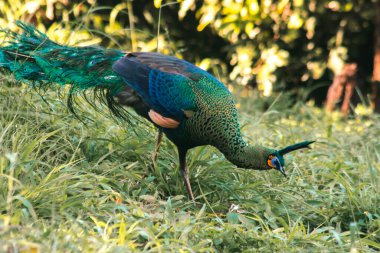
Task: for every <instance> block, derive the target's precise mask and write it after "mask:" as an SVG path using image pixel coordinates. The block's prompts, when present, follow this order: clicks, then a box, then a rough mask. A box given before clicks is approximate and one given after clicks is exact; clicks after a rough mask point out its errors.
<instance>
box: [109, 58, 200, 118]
mask: <svg viewBox="0 0 380 253" xmlns="http://www.w3.org/2000/svg"><path fill="white" fill-rule="evenodd" d="M112 68H113V70H114V71H115V72H116V73H118V74H119V75H120V76H121V77H122V78H123V80H124V81H125V82H126V83H127V85H128V86H130V87H131V88H133V89H134V90H135V91H136V92H137V93H138V94H139V95H140V96H141V97H142V99H143V101H144V102H145V103H146V104H147V105H148V106H149V107H150V108H151V109H152V110H154V111H155V112H157V113H159V114H160V115H162V116H164V117H167V118H172V119H175V120H177V121H181V120H183V119H185V118H187V117H189V115H191V112H193V111H196V110H197V104H196V95H195V93H194V87H195V86H196V83H197V82H198V81H199V79H200V78H202V77H203V76H204V73H203V72H205V71H203V70H201V69H199V68H197V67H196V66H194V65H192V64H191V63H188V62H186V61H183V60H180V59H178V58H176V57H172V56H166V55H162V54H158V53H129V54H127V55H126V56H125V57H123V58H122V59H120V60H118V61H116V62H115V63H114V64H113V67H112ZM205 73H207V72H205Z"/></svg>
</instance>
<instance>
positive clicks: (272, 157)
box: [267, 155, 277, 168]
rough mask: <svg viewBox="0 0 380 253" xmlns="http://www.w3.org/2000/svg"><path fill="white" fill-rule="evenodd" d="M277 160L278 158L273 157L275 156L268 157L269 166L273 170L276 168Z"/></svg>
mask: <svg viewBox="0 0 380 253" xmlns="http://www.w3.org/2000/svg"><path fill="white" fill-rule="evenodd" d="M276 159H277V157H275V156H273V155H270V156H268V162H267V163H268V166H269V167H271V168H275V167H276V166H275V160H276Z"/></svg>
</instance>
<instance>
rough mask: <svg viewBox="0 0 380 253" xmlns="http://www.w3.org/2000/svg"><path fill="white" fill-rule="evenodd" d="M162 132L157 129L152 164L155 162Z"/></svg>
mask: <svg viewBox="0 0 380 253" xmlns="http://www.w3.org/2000/svg"><path fill="white" fill-rule="evenodd" d="M162 137H163V132H162V130H161V129H158V134H157V139H156V146H155V148H154V153H153V156H152V159H153V162H154V163H155V162H156V161H157V156H158V151H160V147H161V142H162Z"/></svg>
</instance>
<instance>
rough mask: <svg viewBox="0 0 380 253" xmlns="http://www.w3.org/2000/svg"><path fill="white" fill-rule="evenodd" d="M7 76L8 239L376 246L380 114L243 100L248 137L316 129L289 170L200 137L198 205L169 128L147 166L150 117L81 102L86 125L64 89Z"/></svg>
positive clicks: (35, 244) (310, 248) (1, 183)
mask: <svg viewBox="0 0 380 253" xmlns="http://www.w3.org/2000/svg"><path fill="white" fill-rule="evenodd" d="M12 83H13V82H12V81H10V80H7V78H5V77H1V79H0V108H1V109H0V252H38V251H40V252H95V251H96V252H134V251H151V252H167V251H173V252H237V251H245V252H256V251H260V252H315V251H317V252H321V251H322V252H348V251H351V252H371V251H373V252H375V251H377V250H380V179H379V174H380V170H379V168H380V142H379V135H380V120H379V119H378V118H375V117H373V116H361V117H357V118H355V119H349V120H342V119H339V118H334V117H328V116H326V115H324V114H323V113H322V112H321V111H320V110H319V109H316V108H314V107H312V106H308V105H298V106H296V107H295V108H294V109H292V110H287V111H281V112H279V111H277V110H275V107H272V109H269V110H268V111H267V112H265V113H261V112H257V111H256V110H255V101H257V100H254V101H253V102H252V99H251V100H242V101H241V111H242V115H241V119H242V126H243V132H244V135H245V136H246V137H247V138H248V139H249V141H250V142H254V141H257V142H259V143H262V144H264V145H268V146H272V147H283V146H285V145H288V144H292V143H294V142H298V141H302V140H305V139H308V140H310V139H316V140H318V141H319V142H318V143H317V144H314V145H313V149H312V150H306V151H304V152H298V153H294V154H292V156H289V157H288V160H287V162H288V166H287V172H288V174H289V176H288V178H286V179H285V178H284V177H283V176H282V175H281V174H280V173H278V172H276V171H266V172H259V171H254V170H242V169H237V168H234V166H232V165H231V164H230V163H228V162H227V161H225V160H224V159H223V157H222V155H221V154H220V153H219V152H218V151H217V150H215V149H214V148H211V147H201V148H197V149H194V150H193V151H192V152H191V154H190V155H189V163H190V174H191V175H190V177H191V183H192V186H193V189H194V192H195V194H196V196H198V198H197V203H198V205H197V206H194V205H193V204H192V203H191V202H189V201H188V198H187V195H186V191H185V188H184V186H183V181H182V178H181V177H180V176H179V173H178V168H177V165H178V163H177V158H176V151H175V148H174V146H173V145H172V144H171V143H170V142H169V141H167V140H165V142H164V145H163V148H162V150H161V152H160V154H159V160H158V162H157V164H155V165H154V166H153V165H152V162H151V153H152V150H153V148H154V139H155V134H156V133H155V130H154V129H153V128H152V127H151V126H149V125H147V124H145V123H141V122H136V126H134V127H133V128H132V127H130V126H127V125H124V126H123V124H115V123H114V122H113V121H112V120H110V119H107V118H105V117H104V116H103V115H102V114H99V113H97V112H95V111H94V110H92V109H90V108H85V107H84V108H82V109H81V110H80V111H79V115H81V116H88V115H89V114H91V116H89V119H86V118H84V122H85V123H86V124H84V123H83V122H81V121H78V120H77V119H75V118H74V117H73V116H72V115H71V114H70V113H68V111H67V108H66V107H65V105H64V102H62V101H64V98H62V97H61V96H60V94H59V93H57V92H55V91H49V92H48V93H45V94H43V95H42V99H41V96H40V95H39V94H38V93H37V92H35V91H31V90H29V89H27V88H25V87H19V85H17V84H16V85H14V84H12ZM248 112H249V113H248ZM120 202H121V203H120Z"/></svg>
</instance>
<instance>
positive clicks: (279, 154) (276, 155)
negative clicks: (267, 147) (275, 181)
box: [267, 141, 315, 177]
mask: <svg viewBox="0 0 380 253" xmlns="http://www.w3.org/2000/svg"><path fill="white" fill-rule="evenodd" d="M313 142H315V141H303V142H300V143H297V144H294V145H291V146H287V147H286V148H283V149H280V150H277V151H275V152H273V153H272V154H270V155H269V156H268V162H267V163H268V166H269V167H270V168H272V169H276V170H278V171H280V172H281V173H282V175H284V176H285V177H286V173H285V169H284V166H285V159H284V155H285V154H287V153H289V152H292V151H294V150H297V149H301V148H310V147H309V145H310V144H311V143H313Z"/></svg>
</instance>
